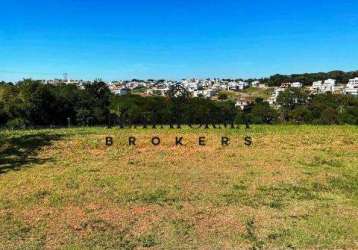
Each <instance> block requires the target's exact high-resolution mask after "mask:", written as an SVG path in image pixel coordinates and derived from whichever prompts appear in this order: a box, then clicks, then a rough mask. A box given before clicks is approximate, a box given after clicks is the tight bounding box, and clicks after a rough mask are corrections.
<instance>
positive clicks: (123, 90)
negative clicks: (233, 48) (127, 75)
mask: <svg viewBox="0 0 358 250" xmlns="http://www.w3.org/2000/svg"><path fill="white" fill-rule="evenodd" d="M113 92H114V93H115V94H116V95H120V96H123V95H128V94H129V93H130V92H131V90H130V89H129V88H120V89H115V90H114V91H113Z"/></svg>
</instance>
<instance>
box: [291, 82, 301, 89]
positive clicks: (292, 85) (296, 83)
mask: <svg viewBox="0 0 358 250" xmlns="http://www.w3.org/2000/svg"><path fill="white" fill-rule="evenodd" d="M291 88H302V83H300V82H293V83H291Z"/></svg>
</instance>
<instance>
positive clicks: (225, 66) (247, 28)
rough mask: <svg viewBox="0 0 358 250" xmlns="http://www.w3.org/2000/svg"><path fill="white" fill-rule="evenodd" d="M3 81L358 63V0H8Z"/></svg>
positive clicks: (0, 23) (264, 71)
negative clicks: (66, 74) (66, 76)
mask: <svg viewBox="0 0 358 250" xmlns="http://www.w3.org/2000/svg"><path fill="white" fill-rule="evenodd" d="M1 10H2V11H1V15H0V79H4V80H17V79H21V78H23V77H32V78H41V79H42V78H54V77H62V74H63V73H64V72H67V73H68V74H69V76H70V77H71V78H81V79H94V78H102V79H104V80H114V79H131V78H172V79H180V78H188V77H235V78H240V77H242V78H248V77H262V76H269V75H271V74H274V73H283V74H286V73H303V72H317V71H330V70H333V69H340V70H347V71H348V70H358V45H357V44H358V12H357V10H358V1H356V0H351V1H348V0H347V1H345V0H329V1H327V0H314V1H312V0H311V1H308V0H300V1H298V0H297V1H291V0H285V1H282V0H270V1H269V0H220V1H219V0H215V1H214V0H206V1H204V0H192V1H189V0H188V1H179V0H170V1H169V0H166V1H164V0H152V1H148V0H147V1H144V0H131V1H120V0H116V1H115V0H72V1H70V0H46V1H44V0H36V1H35V0H16V1H5V0H3V1H1Z"/></svg>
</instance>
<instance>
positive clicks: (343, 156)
mask: <svg viewBox="0 0 358 250" xmlns="http://www.w3.org/2000/svg"><path fill="white" fill-rule="evenodd" d="M109 135H110V136H113V138H114V145H113V146H112V147H106V146H105V137H106V136H109ZM133 135H134V136H136V137H137V140H138V145H137V146H136V147H129V146H127V139H128V136H133ZM224 135H225V136H228V137H230V138H231V145H230V146H228V147H222V146H221V145H220V139H221V136H224ZM246 135H251V136H252V138H253V142H254V143H253V145H252V146H251V147H246V146H245V145H244V140H243V138H244V137H245V136H246ZM152 136H160V138H161V139H162V144H161V145H160V146H157V147H154V146H152V145H151V144H150V138H151V137H152ZM175 136H183V137H184V144H185V146H182V147H178V146H175V145H174V143H175ZM199 136H206V138H207V146H205V147H199V146H198V145H197V140H198V137H199ZM357 167H358V127H354V126H253V128H252V129H251V130H249V131H246V130H244V129H243V128H242V129H239V130H221V129H210V130H205V129H189V128H184V129H182V130H175V129H174V130H171V129H161V130H160V129H158V130H151V129H126V130H120V129H104V128H78V129H59V130H26V131H1V134H0V243H1V244H0V249H42V248H46V249H143V248H152V249H178V248H180V249H196V248H200V249H222V248H224V249H232V248H235V249H237V248H240V249H241V248H243V249H248V248H251V249H261V248H263V249H267V248H285V249H286V248H324V249H325V248H330V249H333V248H335V249H336V248H339V249H342V248H346V249H356V248H358V242H357V239H358V219H357V218H358V169H357Z"/></svg>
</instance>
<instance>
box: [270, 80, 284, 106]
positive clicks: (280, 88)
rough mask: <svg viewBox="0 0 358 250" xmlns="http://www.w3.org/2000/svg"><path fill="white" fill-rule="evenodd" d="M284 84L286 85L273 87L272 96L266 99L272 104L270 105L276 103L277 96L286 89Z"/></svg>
mask: <svg viewBox="0 0 358 250" xmlns="http://www.w3.org/2000/svg"><path fill="white" fill-rule="evenodd" d="M286 86H287V85H283V86H281V87H279V88H275V89H274V92H273V94H272V96H271V97H270V98H269V99H268V100H267V101H268V103H269V104H270V105H272V106H274V105H276V103H277V98H278V97H279V95H280V93H282V92H284V91H285V90H286V89H287V87H286Z"/></svg>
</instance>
